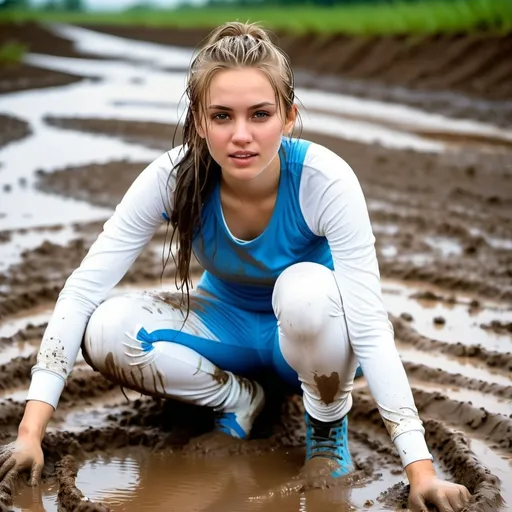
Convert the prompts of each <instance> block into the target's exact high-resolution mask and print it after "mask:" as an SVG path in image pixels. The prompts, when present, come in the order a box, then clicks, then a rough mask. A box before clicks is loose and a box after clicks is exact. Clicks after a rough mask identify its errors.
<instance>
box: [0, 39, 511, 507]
mask: <svg viewBox="0 0 512 512" xmlns="http://www.w3.org/2000/svg"><path fill="white" fill-rule="evenodd" d="M41 37H42V36H41ZM77 37H78V36H77ZM80 37H81V36H80ZM173 37H174V36H173ZM133 43H134V42H133V41H132V42H131V43H130V44H133ZM127 44H128V43H127ZM131 48H134V49H135V50H136V49H137V48H136V47H133V46H132V47H131ZM68 50H69V48H68ZM68 50H66V51H68ZM62 51H63V52H64V51H65V50H64V49H63V50H62ZM69 51H71V50H69ZM73 51H74V50H73ZM168 52H172V49H165V53H166V55H167V53H168ZM62 55H65V53H62ZM68 56H69V55H68ZM182 57H183V56H182V55H181V56H180V57H179V59H178V58H177V60H179V61H180V62H181V60H180V59H182ZM159 58H162V55H161V54H158V55H157V56H156V57H155V59H156V60H158V59H159ZM48 62H49V61H48ZM80 62H81V66H83V69H84V70H86V68H87V70H89V72H91V73H92V72H94V71H95V69H94V66H95V64H94V61H93V60H92V59H90V56H89V59H88V60H86V59H81V61H80ZM98 62H100V61H98ZM112 62H114V61H112ZM71 64H72V63H71V62H70V61H65V62H62V61H61V62H60V63H59V62H58V61H52V62H51V65H52V66H57V65H58V66H61V67H62V66H64V65H66V66H67V65H69V66H70V68H71V67H72V65H71ZM118 64H119V63H118ZM121 64H122V65H119V67H115V73H112V75H115V76H110V75H108V74H106V75H105V76H106V78H105V80H104V83H103V82H101V83H96V82H95V83H80V84H75V85H72V86H70V87H64V88H59V89H55V90H53V91H52V90H51V89H45V91H44V92H43V91H41V92H40V93H35V95H32V93H28V94H27V93H23V97H21V96H18V97H17V96H16V95H10V96H9V104H8V107H7V108H8V110H9V112H11V109H12V111H13V112H14V113H15V114H16V116H17V117H19V119H21V120H24V122H26V123H27V124H28V125H29V126H30V128H31V129H33V131H34V135H33V137H32V138H27V139H26V140H20V142H19V144H20V145H21V146H20V147H19V148H16V144H14V143H13V144H9V146H7V147H5V148H3V149H2V151H1V152H0V163H2V164H4V167H5V168H6V169H7V173H4V175H3V176H2V174H1V173H2V167H0V180H2V184H4V183H5V184H9V185H11V189H10V190H5V189H3V188H2V189H0V210H5V211H2V212H0V214H2V215H3V216H2V215H0V222H1V224H0V226H1V227H2V230H1V231H0V242H1V243H0V256H1V257H0V260H1V261H0V263H2V261H3V262H4V265H3V266H0V443H4V442H7V441H9V440H12V439H13V437H14V436H15V433H16V428H17V426H18V424H19V421H20V418H21V416H22V414H23V407H24V404H23V400H24V396H25V393H26V390H27V388H28V385H29V379H30V369H31V367H32V365H33V364H34V361H35V352H36V347H37V346H38V344H39V342H40V339H41V336H42V332H43V330H44V327H45V323H46V321H47V320H48V315H49V312H50V310H51V307H52V305H53V303H54V301H55V299H56V297H57V294H58V292H59V290H60V289H61V287H62V285H63V283H64V281H65V279H66V278H67V276H68V275H69V273H70V272H71V271H72V270H73V269H74V268H75V267H76V266H77V265H78V264H79V262H80V261H81V259H82V258H83V256H84V255H85V254H86V252H87V249H88V248H89V246H90V245H91V243H92V241H93V240H94V238H95V236H96V234H97V233H98V232H99V230H100V229H101V225H102V219H104V217H102V215H105V214H108V213H109V212H111V211H112V209H113V208H114V207H115V205H116V204H117V202H118V201H119V199H120V198H121V197H122V195H123V193H124V192H125V190H126V188H127V186H128V185H129V184H130V183H131V182H132V181H133V179H134V178H135V177H136V176H137V174H138V173H139V172H140V171H141V169H142V168H143V167H144V165H145V164H146V163H147V162H149V161H150V160H151V158H152V157H153V156H154V155H157V154H158V152H160V151H162V150H164V149H167V148H169V147H170V146H171V141H172V137H173V134H174V126H173V124H172V122H169V119H173V118H172V117H169V119H165V118H166V116H167V115H168V113H169V112H170V111H171V110H172V109H174V103H172V102H169V103H168V104H167V103H166V104H164V105H160V104H158V105H156V104H155V105H148V104H147V101H148V97H150V98H151V99H153V98H154V99H155V100H158V99H159V98H160V96H158V94H160V95H161V91H160V93H159V92H158V90H156V89H155V88H153V89H151V88H150V89H145V85H148V84H144V81H142V82H141V81H140V80H139V78H140V76H141V74H140V69H138V68H137V66H136V65H135V64H134V63H129V62H126V61H125V62H122V63H121ZM102 65H103V67H102V68H101V70H102V72H105V73H106V71H105V68H106V67H109V66H111V62H110V61H108V62H106V61H102ZM100 67H101V66H98V69H100ZM113 69H114V68H113ZM144 71H145V72H147V73H150V71H149V70H148V69H147V68H144ZM153 71H154V70H153ZM153 71H151V72H153ZM39 72H40V73H41V74H43V75H44V74H45V73H46V74H47V75H46V76H51V74H52V73H53V72H54V71H44V70H42V69H40V70H39ZM158 73H162V72H161V71H158ZM158 73H157V74H155V75H152V78H155V79H156V78H158V80H160V79H162V80H167V79H169V80H170V81H169V82H162V83H166V84H170V85H171V86H172V85H173V84H174V86H176V87H177V85H176V84H177V82H173V81H172V80H174V78H172V77H173V76H174V75H173V73H174V71H173V72H169V76H167V75H165V74H160V75H159V74H158ZM171 75H172V76H171ZM170 76H171V78H172V80H171V79H170V78H169V77H170ZM178 78H179V80H181V78H180V77H178ZM158 80H157V81H156V83H157V84H158V85H159V89H162V85H161V82H159V81H158ZM150 82H151V80H150ZM163 89H165V90H166V94H167V92H168V91H167V89H166V88H165V87H163ZM148 95H149V96H148ZM57 99H58V101H56V100H57ZM85 99H87V102H86V101H85ZM2 100H3V103H2ZM2 105H7V101H6V100H5V98H2V97H0V106H2ZM48 105H50V106H51V109H49V108H48ZM78 106H80V107H82V106H83V108H84V110H83V111H82V110H78V111H77V108H78ZM307 107H308V106H307V105H306V108H307ZM166 109H167V110H166ZM0 114H1V112H0ZM78 114H80V116H78ZM100 114H101V115H104V116H108V119H101V118H100V117H98V116H99V115H100ZM116 114H117V115H116ZM123 116H126V118H125V119H122V117H123ZM338 121H339V123H340V124H338V125H336V126H342V125H344V124H345V121H344V120H343V116H341V115H340V119H339V120H338ZM166 123H167V124H166ZM346 124H347V125H348V121H346ZM355 126H356V125H354V127H355ZM313 128H315V127H314V126H313ZM317 128H318V127H317ZM381 128H382V127H381ZM390 134H391V135H392V136H391V137H388V139H386V140H387V141H388V142H389V140H391V139H394V137H395V135H393V134H392V132H390ZM388 135H389V134H388ZM303 136H304V137H305V138H309V139H311V140H314V141H316V142H320V143H322V144H324V145H326V146H328V147H329V148H331V149H333V150H334V151H336V152H338V153H339V154H340V155H341V156H343V157H344V158H345V159H346V160H347V161H348V163H349V164H350V165H351V166H352V167H353V168H354V169H355V171H356V173H357V175H358V176H359V179H360V181H361V184H362V186H363V189H364V192H365V195H366V197H367V201H368V206H369V210H370V214H371V218H372V222H373V225H374V230H375V235H376V239H377V244H376V246H377V252H378V256H379V261H380V266H381V274H382V276H383V278H384V280H383V292H384V300H385V302H386V306H387V309H388V311H389V312H390V317H391V320H392V322H393V325H394V328H395V334H396V339H397V346H398V348H399V351H400V352H401V354H402V359H403V360H404V365H405V368H406V371H407V373H408V375H409V378H410V380H411V384H412V387H413V393H414V396H415V400H416V404H417V407H418V410H419V412H420V415H421V417H422V418H423V420H424V424H425V429H426V438H427V442H428V444H429V446H430V448H431V450H432V452H433V455H434V458H435V464H436V467H437V469H438V472H439V474H440V475H441V476H443V477H445V478H448V479H450V480H453V481H457V482H459V483H463V484H464V485H466V486H468V488H469V489H470V491H471V492H473V493H474V494H475V497H476V499H477V503H476V504H475V505H474V506H472V507H471V508H470V510H475V511H476V510H489V511H490V510H497V509H499V507H500V504H501V499H502V498H504V499H505V500H506V501H507V502H508V504H512V485H510V482H511V481H512V467H511V461H512V441H511V439H512V418H511V416H510V414H511V412H512V411H511V409H510V404H511V403H512V355H511V350H510V348H511V346H512V342H511V339H512V335H511V333H510V325H511V323H512V317H511V315H512V313H511V306H510V300H511V299H512V281H511V279H510V277H511V275H510V268H512V217H511V211H512V210H511V206H512V188H511V186H510V183H511V180H512V156H511V153H510V151H509V150H508V148H507V147H505V146H504V147H500V148H499V151H498V150H497V149H498V148H496V147H494V148H493V147H490V146H489V147H486V148H485V151H483V150H482V147H481V145H480V144H474V142H475V141H474V140H473V139H469V140H465V141H464V151H463V152H460V150H458V148H457V147H451V148H445V149H443V147H441V146H437V145H435V146H432V145H430V146H428V145H427V147H435V151H433V152H432V151H425V146H422V145H421V144H420V143H423V142H424V141H421V140H419V139H412V138H410V139H404V140H410V141H414V143H415V144H417V149H416V150H413V149H411V148H409V149H403V148H402V149H399V148H396V147H386V146H385V144H384V145H383V144H380V145H376V144H369V143H365V142H364V141H362V140H361V139H357V140H347V139H343V138H339V137H337V136H333V135H332V134H331V135H328V134H326V133H325V132H319V131H315V130H314V129H312V130H310V131H305V132H304V134H303ZM397 136H399V135H397ZM57 142H58V143H59V144H61V145H64V146H65V148H64V149H65V150H64V149H63V151H62V152H50V151H47V152H46V159H45V161H44V162H41V161H40V158H39V156H40V154H41V148H43V149H45V150H46V149H47V148H52V147H54V146H53V144H56V143H57ZM178 142H179V141H178V140H177V141H176V143H178ZM427 142H428V141H427ZM32 143H34V144H33V145H32ZM24 144H26V145H24ZM37 144H39V146H38V145H37ZM36 171H38V172H36ZM6 174H8V177H7V178H6ZM4 179H5V180H6V181H5V182H4V181H3V180H4ZM20 180H25V181H24V182H23V183H24V185H22V184H21V182H20ZM23 187H25V188H23ZM36 187H37V188H36ZM23 190H26V191H30V192H31V193H32V192H33V194H34V195H33V196H30V197H31V198H32V199H34V198H37V202H36V201H35V200H33V201H32V200H31V201H27V200H26V201H24V202H22V201H21V200H20V199H19V198H27V197H28V196H24V195H23V194H22V191H23ZM27 193H28V192H27ZM36 193H37V194H39V195H37V194H36ZM70 197H74V198H75V200H76V201H71V200H70ZM9 201H10V202H9ZM5 205H10V208H7V207H6V206H5ZM93 205H95V206H93ZM79 206H80V208H83V209H80V208H78V207H79ZM100 207H101V208H104V209H103V210H100V209H99V208H100ZM95 208H98V209H97V210H94V209H95ZM52 209H53V211H55V212H57V215H55V216H54V217H49V216H48V215H47V214H48V211H49V210H52ZM91 211H95V212H96V214H97V216H96V217H94V218H91V215H90V212H91ZM55 219H57V221H56V220H55ZM164 240H165V229H163V230H162V231H160V232H158V233H157V235H156V236H155V238H154V240H153V241H152V243H151V244H150V245H149V246H148V247H147V249H146V250H145V251H144V252H143V253H142V255H141V256H140V257H139V259H138V260H137V261H136V262H135V264H134V265H133V267H132V269H131V270H130V271H129V272H128V274H127V275H126V276H125V278H124V279H123V281H122V283H121V287H132V289H140V288H146V289H158V288H161V283H160V281H159V279H160V277H161V272H162V256H163V255H165V253H163V252H162V250H163V245H164ZM200 270H201V269H200V268H199V267H198V266H197V265H195V266H194V272H195V275H198V274H199V272H200ZM173 278H174V269H173V268H172V265H171V264H169V265H167V267H166V270H165V272H164V275H163V287H164V289H170V288H172V285H173V283H174V279H173ZM120 289H121V288H119V289H118V290H117V292H119V291H120ZM264 384H265V385H266V388H267V390H269V391H268V393H267V395H268V397H269V403H268V406H267V408H266V409H265V410H264V411H263V413H262V415H261V417H260V418H259V419H258V421H257V423H256V425H255V431H254V437H255V439H254V440H252V441H249V442H244V443H237V442H234V443H233V442H232V443H228V444H226V443H220V444H219V443H218V442H217V441H216V440H215V439H214V438H213V437H212V436H211V435H210V434H209V433H210V432H211V429H212V425H213V421H212V416H211V414H210V412H209V411H206V410H198V409H197V408H193V407H187V406H184V405H183V404H179V403H176V402H173V401H164V400H157V399H150V398H141V397H140V396H139V395H137V394H136V393H133V392H129V391H126V395H127V397H128V399H129V400H127V398H126V397H125V396H124V395H123V392H122V391H121V390H120V389H119V388H118V387H117V386H115V385H113V384H112V383H110V382H108V381H107V380H106V379H104V378H103V377H102V376H101V375H99V374H98V373H95V372H93V371H92V370H91V369H90V368H89V367H88V366H87V365H86V364H85V362H84V361H83V359H82V358H81V357H79V359H78V363H77V367H76V368H75V369H74V371H73V373H72V375H71V376H70V378H69V380H68V383H67V386H66V388H65V390H64V392H63V395H62V400H61V403H60V405H59V409H58V411H57V413H56V414H55V417H54V418H53V419H52V422H51V424H50V426H49V430H48V434H47V436H46V438H45V441H44V451H45V458H46V459H45V460H46V463H47V465H46V468H45V473H44V483H43V485H42V486H41V489H40V490H41V493H40V494H39V493H37V492H36V493H35V494H34V493H33V492H32V490H30V489H26V488H21V489H19V490H16V489H14V488H13V487H12V486H5V487H2V488H0V510H2V512H3V510H12V509H13V507H14V509H15V510H32V511H38V512H40V511H42V510H46V511H53V510H57V509H59V507H60V509H62V510H69V511H71V510H78V511H80V510H81V511H85V510H88V511H93V510H96V511H100V510H101V511H104V510H107V507H108V508H110V509H112V510H127V511H132V510H133V511H135V510H160V509H161V510H174V509H176V510H183V511H187V512H188V511H190V512H192V511H199V510H201V511H217V510H218V511H225V510H229V511H231V510H232V511H241V512H244V511H248V512H252V511H256V510H258V511H259V510H265V511H266V510H268V511H273V510H275V511H277V510H279V511H283V512H285V511H288V510H290V511H292V510H293V511H294V512H296V511H297V510H298V511H308V512H311V511H320V512H324V511H327V510H338V511H341V510H366V509H370V510H383V509H386V508H390V509H395V510H396V509H400V508H402V507H403V506H405V503H406V500H407V486H406V483H407V482H406V480H405V478H404V473H403V471H402V470H401V467H400V461H399V459H398V456H397V454H396V451H395V449H394V447H393V446H392V444H391V442H390V440H389V436H388V434H387V432H386V430H385V428H384V426H383V424H382V421H381V419H380V416H379V414H378V411H377V409H376V406H375V404H374V403H373V401H372V399H371V397H370V393H369V389H368V387H367V385H366V382H365V380H364V378H363V379H361V380H359V381H357V385H356V389H355V390H354V393H353V396H354V407H353V409H352V411H351V413H350V417H349V431H350V432H349V433H350V435H349V439H350V448H351V451H352V454H353V456H354V459H355V462H356V466H357V470H358V472H359V473H358V475H359V476H358V478H353V479H352V480H350V479H349V481H348V482H346V481H345V482H344V483H343V485H340V486H333V487H331V488H328V489H325V488H323V489H312V488H311V481H310V480H308V478H306V477H307V475H306V476H304V475H302V477H300V478H298V475H299V474H300V471H301V465H302V462H303V458H304V425H303V408H302V404H301V400H300V398H299V397H297V396H283V395H282V394H281V393H280V389H281V387H280V386H279V384H278V383H275V382H274V383H273V382H269V383H267V382H265V383H264ZM204 436H205V437H204ZM75 476H76V479H75ZM499 480H501V484H500V481H499ZM249 498H254V499H252V500H250V499H249ZM87 499H88V500H89V501H87ZM101 502H103V503H105V505H99V503H101ZM2 507H3V508H2Z"/></svg>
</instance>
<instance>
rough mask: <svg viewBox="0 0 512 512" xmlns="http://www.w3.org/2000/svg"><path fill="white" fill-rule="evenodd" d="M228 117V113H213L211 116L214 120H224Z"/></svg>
mask: <svg viewBox="0 0 512 512" xmlns="http://www.w3.org/2000/svg"><path fill="white" fill-rule="evenodd" d="M227 118H228V115H227V114H214V115H213V116H212V119H214V120H217V121H224V120H226V119H227Z"/></svg>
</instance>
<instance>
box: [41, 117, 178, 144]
mask: <svg viewBox="0 0 512 512" xmlns="http://www.w3.org/2000/svg"><path fill="white" fill-rule="evenodd" d="M43 121H44V122H45V123H46V124H48V125H49V126H55V127H57V128H63V129H67V130H79V131H83V132H88V133H103V134H105V135H109V136H111V137H117V138H120V139H122V140H124V141H126V142H131V143H135V144H141V145H143V146H146V147H148V148H153V149H161V150H162V151H166V150H168V149H170V148H172V147H175V146H177V145H179V144H181V143H182V137H181V135H182V133H181V129H178V128H177V126H176V125H174V124H166V123H158V122H152V121H128V122H127V121H123V120H117V119H99V118H98V119H96V118H82V119H75V118H66V117H57V116H45V117H44V118H43Z"/></svg>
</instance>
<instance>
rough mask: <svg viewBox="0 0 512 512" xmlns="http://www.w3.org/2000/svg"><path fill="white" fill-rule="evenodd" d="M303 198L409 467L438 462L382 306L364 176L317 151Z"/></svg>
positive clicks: (310, 159) (356, 346) (310, 157)
mask: <svg viewBox="0 0 512 512" xmlns="http://www.w3.org/2000/svg"><path fill="white" fill-rule="evenodd" d="M300 192H301V195H300V201H301V207H302V211H303V212H304V216H305V220H306V222H307V224H308V225H309V227H310V229H311V230H312V231H313V233H315V234H317V235H319V236H325V237H326V238H327V241H328V243H329V247H330V249H331V253H332V258H333V262H334V270H335V275H336V280H337V283H338V287H339V290H340V294H341V299H342V303H343V309H344V311H345V320H346V323H347V329H348V333H349V338H350V342H351V344H352V348H353V350H354V353H355V355H356V357H357V359H358V361H359V363H360V365H361V367H362V369H363V373H364V375H365V377H366V380H367V382H368V385H369V387H370V391H371V393H372V396H373V398H374V399H375V401H376V402H377V406H378V408H379V412H380V414H381V416H382V419H383V421H384V424H385V426H386V428H387V430H388V432H389V434H390V436H391V439H392V440H393V442H394V443H395V446H396V448H397V450H398V453H399V454H400V457H401V459H402V463H403V465H404V467H405V466H408V465H409V464H410V463H411V462H415V461H417V460H424V459H430V460H431V458H432V457H431V455H430V453H429V450H428V448H427V445H426V443H425V438H424V429H423V425H422V422H421V420H420V418H419V417H418V412H417V409H416V407H415V404H414V400H413V396H412V392H411V388H410V386H409V382H408V379H407V375H406V373H405V370H404V367H403V364H402V362H401V360H400V357H399V354H398V351H397V349H396V346H395V342H394V336H393V328H392V325H391V323H390V321H389V318H388V315H387V311H386V309H385V307H384V303H383V301H382V295H381V285H380V275H379V268H378V264H377V257H376V253H375V247H374V242H375V238H374V236H373V233H372V229H371V225H370V219H369V215H368V210H367V208H366V202H365V199H364V197H363V193H362V190H361V187H360V185H359V182H358V180H357V177H356V176H355V174H354V172H353V171H352V169H351V168H350V167H349V165H348V164H347V163H346V162H345V161H343V160H342V159H341V158H340V157H338V156H337V155H335V154H334V153H332V152H330V151H329V150H327V149H325V148H321V147H319V146H316V145H314V146H313V147H312V148H310V150H309V151H308V154H307V155H306V162H305V167H304V169H303V175H302V179H301V189H300Z"/></svg>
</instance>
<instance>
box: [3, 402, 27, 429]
mask: <svg viewBox="0 0 512 512" xmlns="http://www.w3.org/2000/svg"><path fill="white" fill-rule="evenodd" d="M24 410H25V404H22V403H21V402H15V401H13V400H11V399H10V398H8V399H6V400H2V401H1V402H0V426H1V427H2V428H12V429H15V428H17V426H18V425H19V423H20V421H21V418H22V417H23V411H24Z"/></svg>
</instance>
